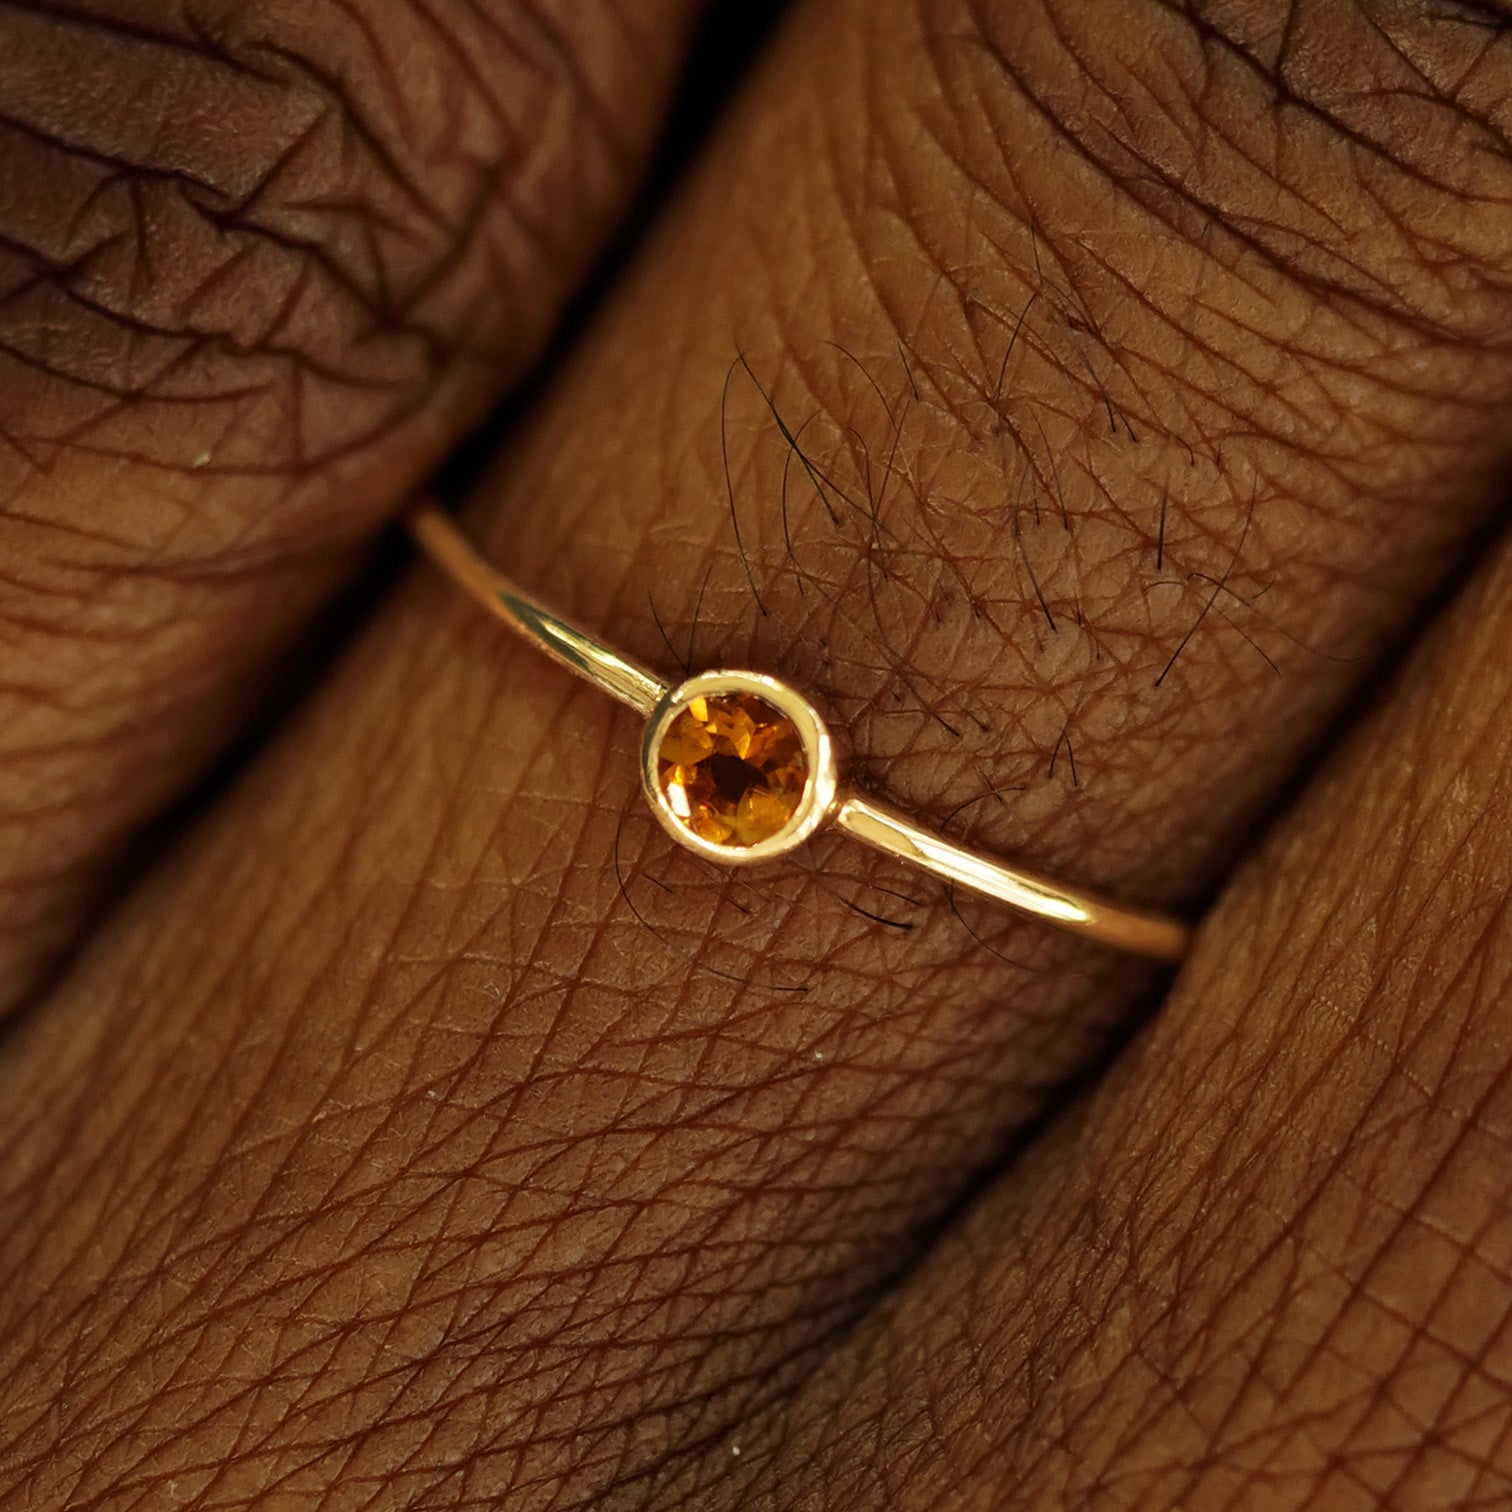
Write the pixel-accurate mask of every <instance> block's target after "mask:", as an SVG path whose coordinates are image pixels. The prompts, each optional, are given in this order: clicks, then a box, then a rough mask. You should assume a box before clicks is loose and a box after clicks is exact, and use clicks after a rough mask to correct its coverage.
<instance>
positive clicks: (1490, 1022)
mask: <svg viewBox="0 0 1512 1512" xmlns="http://www.w3.org/2000/svg"><path fill="white" fill-rule="evenodd" d="M1509 646H1512V552H1509V551H1507V550H1505V549H1504V550H1503V551H1502V552H1501V554H1500V557H1499V560H1498V563H1497V566H1496V569H1495V571H1494V572H1492V573H1490V574H1489V575H1488V577H1487V579H1486V581H1484V582H1483V583H1482V584H1481V585H1480V587H1479V588H1478V589H1477V591H1476V592H1474V593H1472V594H1470V595H1469V596H1468V599H1467V601H1466V602H1464V603H1462V604H1461V605H1459V607H1458V608H1457V610H1456V611H1455V613H1454V614H1453V616H1452V617H1451V618H1450V619H1449V621H1448V623H1447V624H1445V625H1444V626H1443V627H1442V628H1441V630H1440V631H1439V633H1438V634H1437V635H1436V636H1435V638H1434V641H1433V645H1432V647H1431V650H1429V651H1428V653H1427V654H1425V655H1424V656H1422V657H1420V658H1419V659H1418V660H1416V661H1415V662H1414V664H1413V666H1412V669H1411V671H1410V672H1409V674H1408V676H1407V678H1406V679H1405V682H1404V685H1403V686H1402V687H1401V688H1400V689H1399V690H1398V692H1397V694H1396V696H1395V698H1394V699H1393V701H1392V704H1391V706H1390V707H1389V708H1388V709H1386V710H1385V711H1384V712H1383V713H1382V714H1381V715H1380V716H1379V717H1377V718H1376V719H1374V720H1373V721H1372V722H1371V724H1370V726H1369V728H1368V729H1367V730H1366V731H1364V732H1363V733H1362V734H1361V735H1360V737H1359V738H1357V739H1356V740H1354V741H1352V742H1351V744H1350V746H1349V748H1348V750H1347V752H1346V753H1345V754H1344V756H1343V757H1342V758H1341V759H1340V760H1339V761H1337V762H1335V763H1334V764H1333V765H1332V766H1331V767H1330V769H1329V771H1328V772H1327V774H1326V775H1325V776H1324V777H1323V778H1321V779H1320V780H1319V781H1318V782H1316V783H1315V784H1314V785H1313V787H1312V789H1311V790H1310V791H1309V793H1308V795H1307V797H1306V799H1305V800H1304V801H1303V803H1302V804H1301V806H1300V808H1299V809H1298V811H1297V812H1296V813H1295V814H1294V815H1292V816H1291V817H1290V818H1289V819H1288V821H1287V822H1286V824H1285V826H1284V828H1283V829H1282V831H1281V833H1280V834H1278V835H1277V836H1276V837H1275V839H1274V840H1273V841H1271V842H1270V843H1269V844H1268V845H1267V846H1266V847H1265V848H1264V849H1263V850H1262V851H1261V853H1260V855H1259V856H1258V857H1257V858H1256V859H1255V860H1254V861H1253V862H1252V863H1251V864H1250V865H1249V866H1247V867H1246V869H1245V871H1244V873H1243V875H1242V876H1241V878H1240V880H1239V881H1238V882H1237V883H1236V885H1235V886H1234V887H1233V889H1232V890H1231V891H1230V893H1229V895H1228V897H1227V899H1226V900H1225V903H1224V905H1223V907H1222V908H1221V909H1220V910H1219V911H1218V914H1217V916H1216V917H1215V918H1214V919H1213V920H1212V921H1211V924H1210V927H1209V929H1208V930H1207V932H1206V937H1205V941H1204V944H1203V947H1202V948H1201V950H1200V951H1199V954H1198V956H1197V958H1196V959H1195V960H1194V962H1193V964H1192V969H1191V971H1190V972H1189V973H1188V974H1187V975H1186V977H1185V978H1184V979H1183V980H1182V982H1181V984H1180V985H1179V987H1178V989H1177V991H1176V993H1175V995H1174V997H1173V998H1172V1000H1171V1001H1170V1002H1169V1003H1168V1004H1167V1005H1166V1008H1165V1011H1164V1012H1163V1014H1162V1017H1161V1020H1160V1023H1159V1025H1158V1026H1157V1028H1156V1029H1155V1031H1154V1032H1153V1033H1152V1034H1151V1035H1150V1037H1149V1038H1148V1040H1147V1041H1146V1042H1145V1043H1143V1044H1141V1045H1140V1046H1139V1047H1137V1048H1136V1049H1135V1050H1134V1051H1133V1052H1132V1053H1131V1054H1130V1056H1129V1057H1128V1058H1127V1061H1126V1063H1125V1064H1124V1065H1123V1066H1122V1068H1121V1069H1120V1071H1119V1073H1118V1074H1117V1075H1116V1076H1115V1077H1114V1078H1113V1080H1112V1081H1111V1083H1110V1084H1109V1085H1107V1086H1106V1087H1105V1088H1104V1089H1103V1090H1102V1091H1101V1093H1100V1094H1099V1095H1098V1097H1097V1098H1096V1099H1095V1101H1094V1102H1093V1104H1092V1107H1091V1109H1090V1111H1089V1112H1088V1113H1087V1114H1086V1116H1085V1117H1084V1118H1077V1119H1074V1120H1068V1121H1067V1122H1066V1124H1065V1125H1064V1126H1063V1127H1062V1128H1060V1129H1059V1130H1058V1131H1057V1132H1056V1133H1055V1135H1054V1136H1053V1137H1052V1138H1051V1139H1049V1140H1047V1141H1046V1143H1045V1145H1044V1146H1043V1147H1042V1148H1041V1149H1040V1150H1039V1151H1038V1152H1037V1154H1036V1155H1035V1157H1034V1158H1033V1159H1032V1160H1031V1161H1029V1162H1028V1163H1027V1164H1026V1166H1025V1167H1024V1168H1023V1169H1022V1170H1021V1171H1019V1172H1017V1173H1015V1174H1014V1175H1013V1176H1012V1177H1011V1178H1010V1179H1009V1180H1008V1181H1007V1182H1005V1183H1004V1184H1003V1186H1002V1187H1001V1188H1000V1189H999V1190H997V1191H994V1192H993V1193H992V1194H991V1195H990V1196H989V1197H988V1198H987V1199H986V1200H985V1201H984V1202H983V1203H982V1205H981V1206H980V1208H979V1209H978V1211H976V1212H975V1213H973V1214H972V1216H971V1217H970V1218H969V1220H968V1221H967V1222H966V1224H965V1225H964V1226H963V1228H962V1230H961V1231H960V1232H959V1233H958V1234H955V1235H952V1236H951V1238H950V1239H949V1240H948V1241H947V1242H946V1243H945V1244H943V1245H942V1246H941V1248H940V1250H939V1252H938V1253H937V1254H936V1255H935V1256H934V1257H933V1258H932V1259H931V1262H930V1263H929V1264H928V1265H927V1266H925V1267H923V1268H922V1269H921V1270H920V1271H919V1272H918V1273H917V1274H916V1275H915V1276H914V1277H913V1278H912V1279H911V1281H910V1283H909V1285H908V1287H907V1289H906V1291H905V1292H904V1294H903V1295H902V1297H901V1298H899V1299H898V1301H897V1304H896V1306H895V1307H894V1308H892V1309H891V1310H890V1312H889V1314H888V1316H887V1317H886V1318H885V1319H884V1320H881V1321H879V1322H878V1324H877V1325H876V1326H875V1327H872V1328H868V1329H866V1330H865V1331H864V1333H863V1334H862V1335H861V1337H860V1338H859V1339H858V1340H856V1341H855V1342H854V1343H852V1344H851V1345H850V1346H849V1347H847V1348H846V1349H845V1350H844V1351H843V1352H842V1354H841V1355H840V1356H839V1357H837V1358H836V1360H835V1361H834V1362H832V1364H831V1366H830V1368H829V1369H828V1370H827V1371H826V1372H825V1375H824V1377H823V1378H822V1380H820V1381H817V1382H815V1383H814V1385H813V1386H812V1388H811V1389H810V1390H809V1391H807V1392H805V1393H804V1395H803V1397H802V1399H801V1400H800V1401H799V1402H798V1403H797V1404H796V1405H793V1406H791V1407H788V1408H785V1409H784V1410H783V1411H782V1413H781V1414H780V1415H778V1416H777V1418H776V1421H774V1422H770V1423H768V1424H766V1425H764V1426H763V1427H762V1428H760V1429H752V1430H748V1431H744V1432H742V1433H741V1435H740V1436H739V1439H738V1441H737V1440H736V1439H734V1438H731V1439H730V1440H727V1441H726V1442H724V1443H723V1444H721V1445H719V1446H718V1447H717V1448H716V1449H715V1450H714V1451H712V1452H711V1453H710V1454H708V1455H707V1456H705V1457H704V1459H703V1462H702V1464H701V1465H700V1466H699V1467H698V1468H697V1469H695V1468H694V1467H692V1466H683V1467H680V1469H681V1470H682V1472H683V1475H684V1477H686V1478H691V1482H696V1483H697V1484H699V1485H700V1486H701V1491H700V1496H701V1498H702V1499H700V1500H699V1502H698V1505H699V1506H707V1507H715V1506H721V1505H739V1506H741V1507H748V1508H757V1507H778V1506H781V1507H803V1508H805V1509H812V1512H820V1509H824V1508H829V1507H835V1508H840V1507H844V1508H847V1509H849V1508H864V1507H887V1508H895V1507H901V1508H913V1507H939V1506H950V1507H978V1506H980V1507H988V1506H1002V1505H1012V1506H1033V1507H1047V1508H1048V1507H1061V1506H1068V1507H1069V1506H1074V1507H1087V1508H1092V1507H1103V1506H1119V1507H1127V1506H1141V1507H1143V1506H1150V1507H1172V1506H1179V1507H1190V1508H1203V1507H1220V1506H1221V1507H1233V1506H1264V1507H1268V1508H1277V1509H1281V1508H1288V1507H1298V1508H1301V1507H1306V1508H1309V1509H1317V1512H1331V1509H1335V1508H1345V1507H1358V1506H1380V1507H1451V1506H1452V1507H1495V1506H1500V1505H1502V1504H1503V1503H1505V1502H1506V1501H1507V1499H1508V1497H1509V1496H1512V1223H1509V1202H1512V1180H1509V1178H1508V1171H1509V1169H1512V1167H1509V1146H1512V1047H1509V1044H1508V1039H1507V1032H1506V1003H1507V987H1508V981H1509V977H1512V906H1509V902H1512V850H1509V848H1508V845H1507V835H1508V833H1509V832H1512V655H1509V653H1508V647H1509ZM736 1447H738V1449H739V1453H738V1454H732V1450H733V1449H734V1448H736ZM768 1449H770V1451H771V1454H770V1458H769V1459H766V1460H765V1462H763V1460H764V1456H765V1454H766V1452H767V1450H768ZM753 1465H756V1466H759V1468H757V1469H755V1470H754V1471H753V1472H751V1473H747V1472H748V1469H749V1467H751V1466H753ZM731 1472H738V1473H733V1474H732V1473H731ZM714 1481H724V1482H725V1483H726V1484H725V1489H724V1490H722V1491H720V1492H718V1493H716V1492H714V1491H713V1490H712V1489H711V1483H712V1482H714ZM664 1490H665V1493H666V1500H665V1504H666V1505H680V1504H683V1503H680V1502H679V1501H678V1499H677V1496H676V1495H675V1494H674V1485H673V1484H669V1485H667V1486H666V1487H665V1488H664ZM636 1504H637V1505H646V1504H647V1502H646V1501H645V1500H641V1501H638V1502H637V1503H636Z"/></svg>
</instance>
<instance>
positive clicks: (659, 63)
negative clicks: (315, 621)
mask: <svg viewBox="0 0 1512 1512" xmlns="http://www.w3.org/2000/svg"><path fill="white" fill-rule="evenodd" d="M691 9H692V7H691V5H690V4H688V3H685V0H622V3H616V4H614V5H610V6H594V7H588V8H583V7H578V6H570V5H569V6H563V5H558V4H546V5H525V4H517V3H510V0H485V3H481V4H476V3H471V0H442V3H440V4H422V3H414V4H409V3H401V4H391V3H379V0H359V3H357V4H352V5H338V4H330V3H321V4H313V5H308V6H304V7H298V6H287V5H281V6H275V5H272V4H245V3H242V0H214V3H212V4H199V5H196V6H194V7H188V8H186V7H180V6H174V5H156V6H147V7H143V6H141V5H138V4H125V3H118V0H105V3H95V4H91V5H90V6H88V7H87V8H82V9H81V8H74V9H71V10H70V9H67V8H58V7H49V6H45V5H4V6H0V1008H3V1007H4V1006H5V1004H6V1003H8V1002H11V1001H14V1000H15V999H16V998H17V997H19V996H20V995H21V994H22V993H23V992H25V991H26V990H27V989H28V988H29V987H30V986H31V985H32V984H33V983H34V982H35V980H36V978H37V975H38V973H39V971H40V970H41V969H42V968H43V966H44V965H45V963H46V962H48V961H49V960H50V959H52V958H53V957H54V956H55V955H56V953H57V951H58V950H59V949H60V948H61V946H62V945H63V944H64V942H66V940H67V939H68V938H69V937H70V935H71V934H72V932H73V931H74V929H75V928H76V927H77V923H78V920H79V917H80V914H81V912H82V911H83V909H84V908H85V907H86V905H87V903H88V901H89V900H90V899H91V898H92V897H94V896H95V895H96V894H97V892H98V890H99V888H100V886H101V884H102V870H103V863H104V861H105V860H106V859H107V858H108V857H109V856H110V855H112V854H113V852H114V851H115V850H116V849H117V848H118V846H119V845H120V843H121V842H122V841H123V840H124V839H125V838H126V837H127V836H128V835H130V834H131V833H132V831H133V830H134V829H135V828H136V827H137V826H138V825H139V824H140V823H141V822H142V821H143V819H144V818H146V817H147V816H149V815H151V814H152V813H154V812H155V811H156V810H157V809H158V808H159V807H160V806H161V805H162V804H163V803H164V802H165V800H167V799H168V798H169V797H170V796H172V795H173V794H175V793H176V792H177V791H179V790H180V789H181V787H182V786H183V784H184V783H185V782H186V780H187V779H188V778H189V777H190V775H191V774H192V773H194V772H195V771H196V769H198V768H199V767H200V766H201V765H202V764H203V762H204V760H205V758H206V757H207V756H208V755H209V754H210V753H211V752H213V751H214V750H215V749H217V747H219V746H220V745H221V744H223V742H224V741H225V739H226V737H227V735H228V734H229V733H230V732H231V731H233V730H234V729H236V728H237V727H238V726H239V725H241V724H243V723H244V722H245V721H246V719H247V717H248V716H249V713H250V711H251V709H252V708H254V707H255V705H256V699H255V698H254V697H253V696H252V691H253V689H255V688H256V687H257V686H258V685H259V684H261V683H262V682H263V680H264V679H265V678H266V676H267V674H268V672H269V664H270V660H271V659H272V654H273V653H274V652H275V651H276V650H277V649H278V648H280V647H286V646H287V644H288V642H289V640H290V637H291V634H292V632H293V631H294V629H295V627H297V626H298V625H299V624H300V622H301V621H302V620H303V619H304V618H305V617H306V616H307V614H308V613H309V611H310V609H311V608H312V606H313V605H314V604H315V603H316V602H317V601H318V600H319V599H320V598H321V597H322V595H324V594H326V593H328V592H329V591H330V590H331V588H332V587H333V585H334V584H335V583H336V582H337V581H338V579H339V577H340V576H341V574H342V573H343V572H344V571H346V570H348V569H349V567H350V565H351V559H352V557H351V553H352V548H353V546H354V545H355V544H356V542H358V541H359V540H360V539H361V538H363V537H364V536H365V535H367V534H369V533H370V532H371V531H372V530H373V529H374V528H376V526H377V525H378V523H379V522H380V521H381V520H383V519H384V518H385V516H386V515H387V513H388V512H389V511H390V510H391V509H392V508H393V507H394V506H395V504H396V503H397V502H398V501H399V500H401V499H402V498H404V497H405V496H406V494H407V493H408V492H409V491H410V490H411V489H412V488H413V487H414V485H415V483H416V480H417V479H419V478H421V477H423V476H425V474H426V473H427V472H428V471H429V470H430V469H431V468H432V467H433V466H434V465H435V463H436V462H437V461H438V459H439V458H440V457H441V456H442V455H443V454H444V453H445V451H446V450H447V449H448V448H449V447H450V446H451V444H452V443H453V442H454V441H455V439H456V437H457V436H458V435H459V434H460V433H461V432H462V431H463V430H465V429H466V428H467V427H468V426H469V425H471V424H473V423H474V422H475V421H477V420H478V419H479V417H480V416H481V414H482V413H483V411H484V409H485V408H486V407H487V406H488V405H489V404H490V403H491V402H492V401H493V400H494V398H495V397H496V396H497V394H498V392H499V390H500V388H501V386H504V385H508V384H510V383H512V382H513V381H515V380H516V379H517V378H518V377H519V376H520V374H521V372H522V370H523V369H524V367H525V365H526V364H527V363H528V362H529V361H530V360H531V358H532V357H533V356H534V355H535V354H536V353H537V352H538V351H539V350H540V348H541V345H542V343H543V341H544V340H545V338H546V336H547V334H548V332H549V331H550V329H551V327H552V325H553V324H554V322H555V320H556V317H557V312H558V310H559V309H560V307H561V305H562V302H563V300H564V299H565V298H566V297H567V296H568V295H569V294H570V293H571V292H572V291H573V289H574V287H575V286H576V284H577V283H578V282H579V280H580V279H581V277H582V275H583V272H584V270H585V268H586V266H587V264H588V261H589V260H590V259H591V258H592V256H593V255H594V253H595V250H596V249H597V248H598V247H599V246H600V245H601V244H602V242H603V240H604V238H605V235H606V233H607V231H608V229H609V227H610V226H611V225H612V223H613V222H614V220H615V219H616V217H617V215H618V212H619V208H620V206H621V204H622V203H623V201H624V199H625V198H626V196H627V194H628V191H629V189H630V187H631V186H632V184H633V182H634V180H635V177H636V173H637V168H638V165H639V163H640V161H641V160H642V158H643V157H644V155H645V151H646V147H647V141H648V138H649V136H650V134H651V132H652V129H653V127H654V124H655V121H656V119H657V116H658V114H659V111H660V106H661V102H662V100H663V98H664V96H665V94H666V92H667V87H668V82H669V79H670V77H671V75H672V72H673V68H674V65H675V61H676V58H677V55H678V52H679V49H680V41H681V35H682V32H683V30H684V23H685V20H686V17H687V15H688V13H689V12H690V11H691Z"/></svg>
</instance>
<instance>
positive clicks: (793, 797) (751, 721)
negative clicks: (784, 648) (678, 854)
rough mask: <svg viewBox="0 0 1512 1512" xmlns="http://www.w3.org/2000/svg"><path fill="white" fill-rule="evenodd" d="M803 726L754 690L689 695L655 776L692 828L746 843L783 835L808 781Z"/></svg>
mask: <svg viewBox="0 0 1512 1512" xmlns="http://www.w3.org/2000/svg"><path fill="white" fill-rule="evenodd" d="M808 775H809V774H808V752H807V750H806V749H805V747H804V744H803V736H802V734H801V732H800V731H799V729H798V727H797V725H795V724H794V723H793V721H792V720H791V719H789V718H788V716H787V715H786V714H784V713H783V712H782V710H780V709H778V708H776V707H774V706H773V705H772V704H769V703H768V702H767V701H766V700H765V699H764V698H758V697H757V696H756V695H755V694H754V693H743V692H739V693H717V694H707V695H702V696H700V697H697V698H693V699H690V700H689V701H688V703H687V705H686V707H685V708H683V709H681V710H680V711H679V712H678V714H677V715H676V717H675V718H674V719H673V720H672V722H671V724H670V725H668V727H667V732H666V734H665V735H663V736H662V740H661V746H660V749H659V750H658V752H657V780H658V782H659V783H660V785H661V790H662V795H663V797H664V798H665V799H666V801H667V806H668V808H670V809H671V811H672V813H673V814H674V815H675V816H676V817H677V820H678V822H679V823H680V824H682V825H683V826H684V827H685V828H687V829H688V830H690V831H691V832H692V833H693V834H695V835H697V836H699V837H700V838H701V839H703V840H707V841H709V842H710V843H712V844H714V845H727V846H730V847H732V848H734V849H745V848H747V847H749V846H752V845H759V844H760V843H761V842H762V841H763V840H770V839H771V838H772V837H773V836H774V835H778V834H781V832H782V831H783V830H784V829H786V828H787V826H788V825H789V824H790V823H791V822H792V820H793V816H794V815H795V814H796V813H797V812H798V808H799V805H800V804H801V803H802V801H803V791H804V788H805V787H807V785H808Z"/></svg>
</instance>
